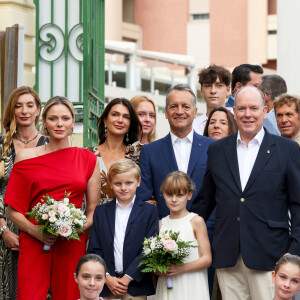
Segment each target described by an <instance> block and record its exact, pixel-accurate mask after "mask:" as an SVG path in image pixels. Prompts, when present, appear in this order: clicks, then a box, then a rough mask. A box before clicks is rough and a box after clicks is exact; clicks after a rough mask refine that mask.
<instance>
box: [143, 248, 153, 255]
mask: <svg viewBox="0 0 300 300" xmlns="http://www.w3.org/2000/svg"><path fill="white" fill-rule="evenodd" d="M143 253H144V255H149V254H150V253H151V249H150V248H148V247H146V248H144V249H143Z"/></svg>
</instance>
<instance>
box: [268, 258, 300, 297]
mask: <svg viewBox="0 0 300 300" xmlns="http://www.w3.org/2000/svg"><path fill="white" fill-rule="evenodd" d="M272 279H273V282H274V283H275V296H274V300H283V299H284V300H292V298H293V296H294V295H295V294H296V293H297V291H298V290H299V289H300V257H299V256H297V255H285V256H282V257H281V258H280V259H279V261H278V262H277V263H276V266H275V271H273V272H272Z"/></svg>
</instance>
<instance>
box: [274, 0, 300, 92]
mask: <svg viewBox="0 0 300 300" xmlns="http://www.w3.org/2000/svg"><path fill="white" fill-rule="evenodd" d="M299 12H300V1H299V0H289V1H288V4H287V1H286V0H277V18H278V32H277V36H278V58H277V73H278V74H279V75H280V76H282V77H283V78H284V79H285V81H286V83H287V87H288V92H289V93H292V94H298V95H300V84H299V76H298V74H299V70H300V56H299V53H300V18H299Z"/></svg>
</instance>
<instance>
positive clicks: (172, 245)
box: [163, 240, 178, 252]
mask: <svg viewBox="0 0 300 300" xmlns="http://www.w3.org/2000/svg"><path fill="white" fill-rule="evenodd" d="M163 244H164V251H170V252H175V251H177V249H178V246H177V244H176V242H175V241H174V240H166V241H163Z"/></svg>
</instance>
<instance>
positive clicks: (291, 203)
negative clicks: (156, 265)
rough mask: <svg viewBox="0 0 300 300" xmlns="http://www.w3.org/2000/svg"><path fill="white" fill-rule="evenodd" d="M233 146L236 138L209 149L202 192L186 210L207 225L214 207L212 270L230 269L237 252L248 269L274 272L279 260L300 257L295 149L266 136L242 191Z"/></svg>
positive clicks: (299, 157) (298, 154)
mask: <svg viewBox="0 0 300 300" xmlns="http://www.w3.org/2000/svg"><path fill="white" fill-rule="evenodd" d="M236 140H237V135H236V134H235V135H231V136H229V137H226V138H224V139H221V140H219V141H216V142H215V143H213V144H211V145H210V147H209V149H208V160H207V171H206V174H205V178H204V182H203V186H202V188H201V190H200V192H199V194H198V196H197V198H196V199H195V201H194V203H193V205H192V207H191V210H192V211H194V212H196V213H198V214H199V215H200V216H202V217H203V218H204V219H207V218H208V217H209V215H210V213H211V211H212V210H213V209H214V207H216V220H215V231H214V237H213V244H212V245H213V249H214V266H215V267H216V268H227V267H232V266H234V265H235V263H236V261H237V258H238V256H239V253H240V252H241V254H242V258H243V260H244V263H245V265H246V266H247V267H248V268H250V269H254V270H262V271H268V270H273V269H274V267H275V263H276V262H277V261H278V259H279V258H280V257H281V256H282V255H283V254H285V253H287V252H289V253H292V254H297V255H300V148H299V145H298V144H297V143H295V142H293V141H291V140H289V139H286V138H283V137H279V136H275V135H271V134H269V133H268V132H267V131H266V130H265V136H264V138H263V141H262V144H261V146H260V149H259V152H258V155H257V158H256V161H255V163H254V166H253V169H252V172H251V174H250V177H249V180H248V182H247V184H246V187H245V189H244V190H243V191H242V188H241V182H240V176H239V166H238V159H237V149H236V143H237V142H236ZM289 209H290V211H291V222H292V225H291V236H289V224H288V210H289Z"/></svg>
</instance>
